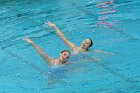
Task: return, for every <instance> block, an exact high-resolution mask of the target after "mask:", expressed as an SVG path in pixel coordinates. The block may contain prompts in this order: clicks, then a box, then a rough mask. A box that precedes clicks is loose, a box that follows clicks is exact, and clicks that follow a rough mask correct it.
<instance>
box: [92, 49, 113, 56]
mask: <svg viewBox="0 0 140 93" xmlns="http://www.w3.org/2000/svg"><path fill="white" fill-rule="evenodd" d="M93 52H98V53H102V54H107V55H110V56H112V55H114V53H110V52H106V51H102V50H93Z"/></svg>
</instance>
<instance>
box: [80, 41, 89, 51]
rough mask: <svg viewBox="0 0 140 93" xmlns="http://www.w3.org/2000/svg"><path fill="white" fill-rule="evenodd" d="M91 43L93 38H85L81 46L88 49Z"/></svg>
mask: <svg viewBox="0 0 140 93" xmlns="http://www.w3.org/2000/svg"><path fill="white" fill-rule="evenodd" d="M90 45H91V40H90V39H85V40H84V41H83V42H82V43H81V47H82V48H83V49H88V48H89V47H90Z"/></svg>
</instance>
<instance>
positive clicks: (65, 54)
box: [59, 50, 71, 63]
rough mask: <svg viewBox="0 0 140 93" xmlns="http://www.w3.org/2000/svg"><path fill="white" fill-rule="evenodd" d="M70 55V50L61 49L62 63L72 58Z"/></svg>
mask: <svg viewBox="0 0 140 93" xmlns="http://www.w3.org/2000/svg"><path fill="white" fill-rule="evenodd" d="M70 55H71V54H70V52H69V51H68V50H63V51H61V54H60V57H59V59H60V61H61V62H62V63H65V62H66V61H67V60H68V59H69V58H70Z"/></svg>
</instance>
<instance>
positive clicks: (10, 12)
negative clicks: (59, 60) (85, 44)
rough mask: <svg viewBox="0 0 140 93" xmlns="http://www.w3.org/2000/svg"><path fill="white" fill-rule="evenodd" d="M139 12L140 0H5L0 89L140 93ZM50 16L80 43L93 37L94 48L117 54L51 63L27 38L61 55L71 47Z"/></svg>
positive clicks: (13, 92) (0, 92)
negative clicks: (57, 30)
mask: <svg viewBox="0 0 140 93" xmlns="http://www.w3.org/2000/svg"><path fill="white" fill-rule="evenodd" d="M139 15H140V1H139V0H110V1H109V0H106V1H105V0H69V1H68V0H23V1H21V0H1V1H0V63H1V65H0V93H46V92H48V93H56V92H58V93H139V92H140V72H139V70H140V68H139V67H140V63H139V62H140V58H139V55H140V50H139V49H140V44H139V43H140V39H139V38H140V31H139V27H140V16H139ZM46 20H50V21H52V22H53V23H55V24H56V25H57V26H58V27H59V28H60V29H61V30H62V32H64V34H65V35H66V36H67V37H68V38H69V39H70V40H71V41H72V42H74V43H75V44H76V45H77V46H79V45H80V42H81V41H82V40H84V39H85V38H87V37H90V38H91V39H92V40H93V41H94V45H93V47H92V48H91V50H94V49H100V50H103V51H107V52H110V53H113V55H106V54H101V53H92V52H89V53H86V55H88V56H89V59H90V58H91V57H92V58H100V61H99V62H89V61H86V60H85V61H86V62H81V61H79V62H73V63H72V64H70V65H66V66H60V67H51V66H48V65H47V64H46V63H45V62H44V61H43V60H42V59H41V58H40V56H39V55H38V54H37V53H36V52H35V51H34V49H33V48H32V47H31V46H30V45H27V44H25V42H24V41H22V38H24V37H26V36H28V37H30V38H31V39H32V40H33V41H34V42H35V43H36V44H38V45H39V46H40V47H41V48H42V49H43V50H44V51H45V52H46V53H47V54H49V55H50V56H52V57H54V58H56V57H58V55H59V53H60V51H61V50H63V49H67V47H66V46H65V45H64V44H63V43H62V41H61V40H60V39H59V38H58V37H57V35H56V33H55V32H54V30H53V29H50V28H48V26H47V25H45V24H44V22H45V21H46ZM77 42H79V43H77ZM76 57H77V58H76V60H77V59H78V58H82V57H81V56H80V55H77V56H76ZM70 60H74V57H72V58H71V59H70Z"/></svg>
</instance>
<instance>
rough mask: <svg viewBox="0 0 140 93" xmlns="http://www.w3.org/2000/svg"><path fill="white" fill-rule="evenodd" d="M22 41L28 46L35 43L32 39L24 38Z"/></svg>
mask: <svg viewBox="0 0 140 93" xmlns="http://www.w3.org/2000/svg"><path fill="white" fill-rule="evenodd" d="M22 40H25V41H26V43H27V44H33V43H34V42H33V41H32V40H31V39H30V38H28V37H25V38H23V39H22Z"/></svg>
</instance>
